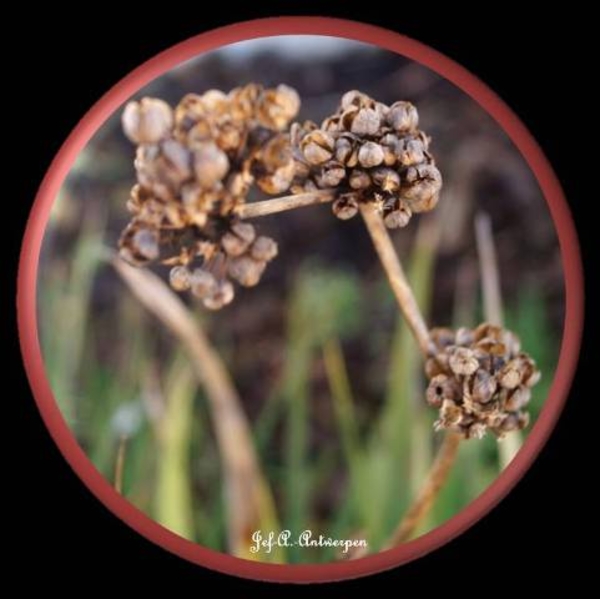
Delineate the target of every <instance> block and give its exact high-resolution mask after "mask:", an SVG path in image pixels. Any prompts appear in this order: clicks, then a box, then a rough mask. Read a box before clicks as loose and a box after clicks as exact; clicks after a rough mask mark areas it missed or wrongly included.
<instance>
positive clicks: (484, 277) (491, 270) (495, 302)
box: [475, 212, 523, 468]
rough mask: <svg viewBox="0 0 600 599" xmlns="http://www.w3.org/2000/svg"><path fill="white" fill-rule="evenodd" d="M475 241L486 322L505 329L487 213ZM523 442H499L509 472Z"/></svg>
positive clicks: (512, 436) (509, 438) (512, 438)
mask: <svg viewBox="0 0 600 599" xmlns="http://www.w3.org/2000/svg"><path fill="white" fill-rule="evenodd" d="M475 237H476V238H477V253H478V254H479V271H480V276H481V287H482V291H483V311H484V316H485V319H486V320H487V321H488V322H491V323H492V324H496V325H498V326H503V320H504V319H503V310H502V293H501V291H500V270H499V268H498V258H497V255H496V245H495V243H494V233H493V231H492V221H491V219H490V217H489V215H488V214H487V213H485V212H480V213H479V214H478V215H477V216H476V217H475ZM522 443H523V439H522V436H521V433H520V432H519V431H512V432H510V433H507V434H506V435H505V436H504V438H503V439H502V440H501V441H499V442H498V453H499V458H500V465H501V466H502V468H505V467H506V466H508V464H510V462H511V461H512V459H513V458H514V457H515V455H517V453H518V451H519V449H521V445H522Z"/></svg>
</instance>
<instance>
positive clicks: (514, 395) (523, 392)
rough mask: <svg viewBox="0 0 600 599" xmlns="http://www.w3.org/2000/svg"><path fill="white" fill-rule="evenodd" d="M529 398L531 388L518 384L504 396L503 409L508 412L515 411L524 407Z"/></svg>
mask: <svg viewBox="0 0 600 599" xmlns="http://www.w3.org/2000/svg"><path fill="white" fill-rule="evenodd" d="M530 399H531V389H530V388H529V387H525V386H524V385H520V386H519V387H517V388H516V389H515V390H514V391H512V392H511V393H510V395H509V396H508V397H507V398H506V401H505V403H504V409H505V410H507V411H509V412H517V411H518V410H520V409H521V408H524V407H525V406H526V405H527V404H528V403H529V400H530Z"/></svg>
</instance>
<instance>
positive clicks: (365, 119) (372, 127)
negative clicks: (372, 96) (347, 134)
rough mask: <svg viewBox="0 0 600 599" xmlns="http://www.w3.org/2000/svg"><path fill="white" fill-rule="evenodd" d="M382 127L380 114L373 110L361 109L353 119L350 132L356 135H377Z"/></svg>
mask: <svg viewBox="0 0 600 599" xmlns="http://www.w3.org/2000/svg"><path fill="white" fill-rule="evenodd" d="M380 126H381V118H380V116H379V113H378V112H377V111H376V110H374V109H372V108H361V109H360V110H359V111H358V112H357V113H356V114H355V115H354V116H353V118H352V123H351V125H350V131H352V133H354V134H356V135H375V134H376V133H377V132H378V131H379V127H380Z"/></svg>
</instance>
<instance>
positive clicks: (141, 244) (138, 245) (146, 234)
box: [131, 229, 160, 261]
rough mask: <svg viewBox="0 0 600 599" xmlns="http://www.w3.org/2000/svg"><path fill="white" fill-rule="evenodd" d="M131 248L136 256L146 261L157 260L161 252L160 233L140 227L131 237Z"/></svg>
mask: <svg viewBox="0 0 600 599" xmlns="http://www.w3.org/2000/svg"><path fill="white" fill-rule="evenodd" d="M131 248H132V250H133V253H134V255H135V256H136V257H139V258H141V259H142V260H144V261H151V260H156V259H157V258H158V256H159V254H160V250H159V245H158V233H157V232H156V231H154V230H152V229H140V230H139V231H136V232H135V233H134V234H133V237H132V238H131Z"/></svg>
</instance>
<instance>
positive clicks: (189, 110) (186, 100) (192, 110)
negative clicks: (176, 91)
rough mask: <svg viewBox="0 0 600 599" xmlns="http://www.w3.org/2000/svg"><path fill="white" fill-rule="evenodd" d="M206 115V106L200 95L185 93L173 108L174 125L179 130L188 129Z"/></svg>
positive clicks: (185, 130) (184, 130)
mask: <svg viewBox="0 0 600 599" xmlns="http://www.w3.org/2000/svg"><path fill="white" fill-rule="evenodd" d="M205 116H206V107H205V105H204V102H203V101H202V96H199V95H198V94H187V95H185V96H184V97H183V98H182V99H181V101H180V102H179V104H177V106H176V108H175V126H176V127H177V129H178V130H179V131H180V132H184V133H185V132H187V131H189V130H190V129H191V128H192V127H193V126H194V125H195V124H196V123H197V122H198V121H199V120H200V118H202V117H205Z"/></svg>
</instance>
